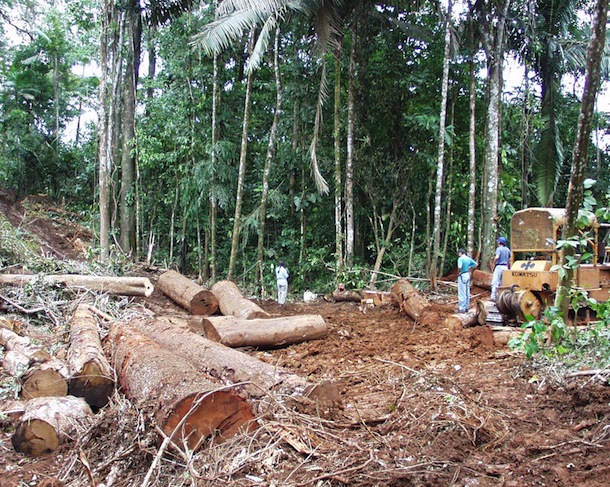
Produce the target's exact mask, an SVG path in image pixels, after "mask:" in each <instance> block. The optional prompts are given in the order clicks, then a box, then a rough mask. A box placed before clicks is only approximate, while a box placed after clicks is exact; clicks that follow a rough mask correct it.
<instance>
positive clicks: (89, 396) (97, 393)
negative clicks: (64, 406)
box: [68, 304, 115, 408]
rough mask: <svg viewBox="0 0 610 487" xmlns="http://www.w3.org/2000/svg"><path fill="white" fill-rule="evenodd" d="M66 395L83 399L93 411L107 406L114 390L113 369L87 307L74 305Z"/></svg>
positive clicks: (95, 321) (94, 321) (93, 318)
mask: <svg viewBox="0 0 610 487" xmlns="http://www.w3.org/2000/svg"><path fill="white" fill-rule="evenodd" d="M68 365H69V367H70V381H69V393H70V395H72V396H76V397H83V398H85V401H87V403H88V404H89V405H90V406H92V407H94V408H101V407H104V406H105V405H106V404H108V399H109V398H110V395H111V394H112V391H113V390H114V382H115V381H114V370H113V369H112V367H111V366H110V364H109V363H108V360H107V359H106V356H105V355H104V350H103V348H102V343H101V341H100V335H99V331H98V326H97V320H96V318H95V316H94V315H93V313H92V312H91V310H90V309H89V306H87V305H82V304H81V305H79V306H77V308H76V310H75V312H74V316H73V317H72V322H71V324H70V349H69V351H68Z"/></svg>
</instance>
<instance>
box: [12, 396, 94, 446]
mask: <svg viewBox="0 0 610 487" xmlns="http://www.w3.org/2000/svg"><path fill="white" fill-rule="evenodd" d="M92 415H93V413H92V412H91V408H90V407H89V405H88V404H87V403H86V402H85V401H84V400H83V399H81V398H76V397H72V396H64V397H40V398H37V399H32V400H30V401H28V402H27V403H26V404H25V410H24V413H23V416H21V420H20V422H19V425H18V426H17V428H16V430H15V433H14V435H13V437H12V440H11V441H12V443H13V447H14V448H15V450H17V451H19V452H21V453H24V454H26V455H29V456H33V457H37V456H40V455H44V454H45V453H51V452H53V451H55V450H56V449H57V447H58V446H59V445H61V444H62V443H65V442H66V441H68V440H70V439H72V438H75V437H77V436H78V435H79V434H82V433H83V432H84V431H85V430H86V428H87V427H88V426H89V425H90V419H91V417H92Z"/></svg>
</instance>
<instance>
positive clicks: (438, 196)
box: [430, 0, 452, 290]
mask: <svg viewBox="0 0 610 487" xmlns="http://www.w3.org/2000/svg"><path fill="white" fill-rule="evenodd" d="M451 7H452V0H449V3H448V6H447V15H446V18H445V51H444V54H443V77H442V80H441V110H440V115H439V132H438V160H437V165H436V192H435V194H434V229H433V231H432V235H433V242H434V243H433V250H432V259H431V261H430V287H431V288H432V290H436V279H437V278H438V260H439V258H440V245H441V226H442V221H441V216H442V213H441V210H442V196H443V179H444V164H445V135H446V134H445V127H446V123H447V120H446V119H447V93H448V91H449V56H450V49H449V48H450V45H451V21H450V17H451Z"/></svg>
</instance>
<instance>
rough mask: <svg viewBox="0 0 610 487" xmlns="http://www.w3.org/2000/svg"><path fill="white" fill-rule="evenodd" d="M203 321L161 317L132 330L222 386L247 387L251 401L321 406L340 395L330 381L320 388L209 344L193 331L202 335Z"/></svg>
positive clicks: (137, 324) (138, 323)
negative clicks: (277, 399) (304, 401)
mask: <svg viewBox="0 0 610 487" xmlns="http://www.w3.org/2000/svg"><path fill="white" fill-rule="evenodd" d="M201 320H202V319H201V318H191V319H190V320H188V321H187V320H183V319H179V318H173V317H172V318H170V317H161V318H158V319H145V318H142V319H137V320H135V321H134V322H133V326H134V327H135V328H137V329H138V331H140V332H141V333H143V334H144V335H146V336H148V337H150V338H151V339H153V340H155V341H156V342H157V343H159V344H160V345H161V346H162V347H164V348H165V349H167V350H170V351H174V352H175V353H179V354H180V355H181V356H182V357H184V358H185V359H186V360H188V361H189V362H190V363H191V364H192V365H193V366H194V367H195V368H196V369H197V370H198V371H201V372H202V373H204V374H208V375H214V376H216V377H219V378H220V379H221V380H222V381H223V382H228V383H239V382H243V383H245V384H244V385H243V387H244V388H245V390H246V391H247V392H248V394H249V395H250V396H251V397H254V398H262V397H264V396H265V395H266V394H267V393H273V394H276V395H279V396H286V397H294V396H305V397H309V398H311V399H314V400H319V401H320V402H336V401H338V400H339V393H338V391H337V389H336V387H335V386H334V385H332V384H331V383H329V382H328V381H324V382H322V383H319V384H314V383H311V382H308V381H307V380H305V379H304V378H302V377H299V376H298V375H295V374H294V373H292V372H289V371H288V370H286V369H284V368H282V367H278V366H276V365H275V364H271V363H266V362H262V361H260V360H257V359H255V358H254V357H251V356H250V355H247V354H245V353H243V352H240V351H238V350H234V349H232V348H229V347H226V346H224V345H221V344H220V343H216V342H214V341H211V340H208V339H207V338H204V337H203V336H201V335H199V334H197V333H194V332H193V331H191V330H192V329H193V328H194V329H197V330H198V331H199V332H201V331H203V330H201V328H202V323H201Z"/></svg>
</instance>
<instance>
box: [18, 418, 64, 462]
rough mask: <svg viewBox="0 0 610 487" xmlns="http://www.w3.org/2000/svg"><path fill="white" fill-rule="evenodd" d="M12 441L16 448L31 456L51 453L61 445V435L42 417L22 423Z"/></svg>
mask: <svg viewBox="0 0 610 487" xmlns="http://www.w3.org/2000/svg"><path fill="white" fill-rule="evenodd" d="M11 441H12V443H13V447H14V448H15V450H17V451H18V452H21V453H23V454H25V455H29V456H31V457H39V456H41V455H45V454H47V453H51V452H53V451H55V450H57V448H58V447H59V435H58V434H57V432H56V431H55V428H53V426H51V425H50V424H49V423H47V422H46V421H43V420H41V419H31V420H29V421H26V422H24V423H21V424H20V425H19V426H18V427H17V430H16V431H15V434H14V435H13V438H12V440H11Z"/></svg>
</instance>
